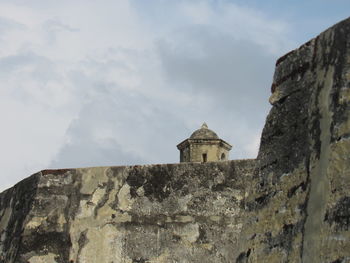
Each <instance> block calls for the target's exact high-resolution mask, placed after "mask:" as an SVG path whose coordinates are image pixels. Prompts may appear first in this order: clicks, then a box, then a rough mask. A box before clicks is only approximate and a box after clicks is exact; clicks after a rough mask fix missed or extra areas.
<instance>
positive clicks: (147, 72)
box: [0, 0, 288, 189]
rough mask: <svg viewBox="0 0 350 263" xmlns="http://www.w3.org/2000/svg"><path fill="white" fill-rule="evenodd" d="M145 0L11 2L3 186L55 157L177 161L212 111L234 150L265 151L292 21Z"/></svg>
mask: <svg viewBox="0 0 350 263" xmlns="http://www.w3.org/2000/svg"><path fill="white" fill-rule="evenodd" d="M140 4H141V3H140V2H135V1H131V2H130V1H126V0H125V1H112V0H108V1H104V3H103V4H102V3H100V2H93V1H82V0H81V1H73V2H72V1H67V0H64V1H59V2H55V3H49V2H45V1H41V0H36V1H33V2H28V1H21V0H17V1H15V3H12V4H11V3H10V2H9V1H2V2H1V3H0V32H3V34H2V36H1V38H0V40H1V41H0V82H1V87H0V96H1V98H0V117H1V119H2V125H3V128H2V129H0V138H1V139H0V142H1V145H3V147H2V148H1V149H0V155H1V158H0V167H1V168H2V170H3V171H4V174H3V175H2V176H3V177H2V179H1V180H2V182H3V183H2V184H1V185H0V189H1V188H2V189H3V188H4V187H7V186H9V184H13V183H15V182H16V181H18V180H19V179H20V178H24V177H26V176H28V175H29V174H30V173H33V172H36V171H37V170H40V169H45V168H47V167H52V168H59V167H78V166H95V165H122V164H133V163H161V162H176V161H177V160H178V151H177V149H176V144H177V143H179V142H180V141H181V140H183V139H185V138H186V137H188V136H189V135H190V134H191V132H192V131H193V130H194V129H197V128H198V127H199V126H200V124H201V123H202V122H203V121H207V122H208V124H209V127H210V128H212V129H214V130H215V131H217V133H218V134H219V135H220V136H222V138H224V139H226V140H228V141H229V142H230V143H232V144H233V145H234V152H233V153H232V155H231V156H232V157H234V158H242V157H254V155H256V150H257V147H256V141H257V139H256V138H257V137H256V134H259V133H260V129H261V128H262V124H263V122H264V119H265V113H266V111H267V109H268V105H267V93H268V89H269V85H270V80H271V78H272V70H273V60H274V54H275V53H276V52H278V51H280V50H284V49H285V48H286V46H288V41H286V39H287V38H286V36H285V34H286V33H285V31H287V29H288V27H287V25H285V24H284V23H281V22H280V21H274V20H272V19H269V18H267V17H265V16H264V15H263V14H260V13H259V12H257V11H255V10H251V9H246V8H242V7H239V6H237V5H234V4H230V3H228V2H224V1H218V4H215V5H214V6H213V1H184V0H183V1H178V2H175V1H174V2H172V3H171V4H169V2H167V1H165V2H162V1H157V2H154V1H150V2H147V4H148V7H146V8H144V6H140ZM143 4H144V3H143ZM151 9H152V10H151ZM154 12H156V13H157V14H156V15H155V13H154ZM9 175H11V176H9Z"/></svg>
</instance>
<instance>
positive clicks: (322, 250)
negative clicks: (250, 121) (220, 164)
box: [237, 19, 350, 263]
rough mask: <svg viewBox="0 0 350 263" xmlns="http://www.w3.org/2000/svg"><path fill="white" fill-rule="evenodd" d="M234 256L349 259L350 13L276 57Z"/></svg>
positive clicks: (253, 259)
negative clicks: (238, 251)
mask: <svg viewBox="0 0 350 263" xmlns="http://www.w3.org/2000/svg"><path fill="white" fill-rule="evenodd" d="M270 102H271V103H272V105H273V107H272V109H271V111H270V113H269V115H268V117H267V120H266V124H265V127H264V130H263V134H262V138H261V146H260V151H259V155H258V158H257V168H256V170H255V172H254V174H255V175H254V180H253V181H256V182H257V184H256V185H255V187H252V188H251V189H252V192H251V193H249V198H248V199H249V200H248V202H247V206H246V211H247V213H248V215H247V216H248V217H249V218H250V220H247V221H246V224H245V225H244V228H243V231H242V243H243V242H246V245H245V246H244V247H243V248H242V254H241V257H240V259H241V260H237V261H238V262H334V263H335V262H337V263H340V262H350V232H349V227H350V19H348V20H345V21H343V22H341V23H339V24H337V25H335V26H334V27H332V28H330V29H328V30H327V31H325V32H324V33H322V34H321V35H319V36H318V37H317V38H315V39H312V40H311V41H309V42H308V43H306V44H304V45H303V46H301V47H300V48H299V49H297V50H294V51H292V52H290V53H288V54H287V55H285V56H284V57H281V58H280V59H279V60H278V61H277V63H276V71H275V75H274V80H273V84H272V95H271V97H270Z"/></svg>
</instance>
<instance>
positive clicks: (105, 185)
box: [0, 19, 350, 263]
mask: <svg viewBox="0 0 350 263" xmlns="http://www.w3.org/2000/svg"><path fill="white" fill-rule="evenodd" d="M270 102H271V104H272V109H271V111H270V113H269V115H268V116H267V120H266V124H265V127H264V130H263V133H262V137H261V145H260V150H259V154H258V157H257V159H256V160H236V161H220V162H208V163H179V164H164V165H146V166H124V167H95V168H80V169H68V170H44V171H41V172H39V173H37V174H34V175H32V176H30V177H28V178H27V179H25V180H23V181H21V182H19V183H18V184H16V185H15V186H14V187H12V188H10V189H8V190H6V191H4V192H3V193H1V194H0V263H17V262H18V263H28V262H30V263H39V262H45V263H46V262H48V263H51V262H52V263H68V262H69V263H90V262H91V263H92V262H101V263H112V262H113V263H119V262H120V263H121V262H123V263H124V262H130V263H136V262H138V263H146V262H149V263H150V262H152V263H160V262H164V263H175V262H178V263H190V262H191V263H192V262H201V263H206V262H208V263H209V262H210V263H213V262H225V263H232V262H236V263H244V262H259V263H260V262H271V263H272V262H317V263H319V262H327V263H328V262H329V263H345V262H350V231H349V228H350V191H349V190H350V19H347V20H344V21H342V22H340V23H338V24H336V25H335V26H333V27H331V28H330V29H328V30H326V31H325V32H323V33H322V34H320V35H319V36H318V37H316V38H314V39H312V40H310V41H309V42H308V43H306V44H304V45H302V46H301V47H300V48H298V49H296V50H293V51H292V52H290V53H288V54H286V55H285V56H283V57H281V58H280V59H279V60H278V61H277V62H276V71H275V75H274V79H273V84H272V95H271V97H270Z"/></svg>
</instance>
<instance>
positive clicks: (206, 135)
mask: <svg viewBox="0 0 350 263" xmlns="http://www.w3.org/2000/svg"><path fill="white" fill-rule="evenodd" d="M190 139H206V140H208V139H212V140H216V139H219V136H217V134H216V133H215V132H213V131H212V130H210V129H208V125H207V124H206V123H205V122H204V123H203V124H202V127H201V128H200V129H198V130H196V131H195V132H193V133H192V135H191V137H190Z"/></svg>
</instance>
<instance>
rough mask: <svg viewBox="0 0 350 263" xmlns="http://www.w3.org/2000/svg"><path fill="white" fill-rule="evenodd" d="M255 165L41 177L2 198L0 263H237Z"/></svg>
mask: <svg viewBox="0 0 350 263" xmlns="http://www.w3.org/2000/svg"><path fill="white" fill-rule="evenodd" d="M254 163H255V160H241V161H227V162H216V163H206V164H200V163H197V164H196V163H183V164H173V165H149V166H131V167H130V166H128V167H99V168H85V169H71V170H46V171H42V172H40V173H37V174H35V175H33V176H31V177H29V178H28V179H26V180H25V181H22V182H20V183H19V184H17V185H16V186H15V187H13V188H11V189H9V190H7V191H5V192H4V193H2V194H1V196H0V198H1V199H0V200H1V203H0V204H1V214H0V215H1V221H0V226H1V228H0V231H1V232H0V234H1V243H0V253H1V254H0V255H1V260H0V262H6V263H9V262H23V263H24V262H30V263H37V262H62V263H63V262H65V263H66V262H80V263H81V262H101V263H111V262H113V263H118V262H216V261H218V260H219V261H220V262H230V259H232V258H236V257H237V256H238V254H237V251H236V250H234V249H232V247H236V246H238V244H237V241H238V239H239V233H240V231H241V228H242V225H243V223H244V218H243V217H241V216H240V214H241V213H242V208H244V200H245V198H246V193H247V191H248V190H247V189H246V187H247V186H246V182H247V181H251V180H250V177H251V175H252V174H253V172H252V171H253V169H254ZM14 237H15V238H14Z"/></svg>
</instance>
